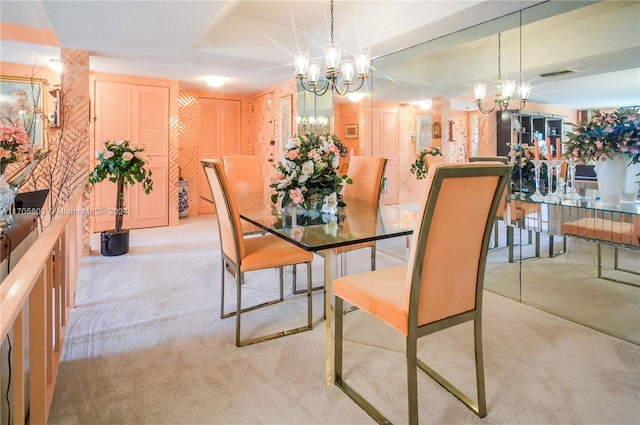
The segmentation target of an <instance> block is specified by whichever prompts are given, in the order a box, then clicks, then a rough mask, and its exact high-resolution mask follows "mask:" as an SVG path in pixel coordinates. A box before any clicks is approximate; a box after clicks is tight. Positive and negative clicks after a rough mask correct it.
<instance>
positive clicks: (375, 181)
mask: <svg viewBox="0 0 640 425" xmlns="http://www.w3.org/2000/svg"><path fill="white" fill-rule="evenodd" d="M386 166H387V159H386V158H383V157H378V156H353V157H351V161H349V168H348V169H347V176H349V177H350V178H351V179H352V180H353V183H352V184H345V185H344V186H343V188H342V196H343V199H344V202H345V204H347V208H348V205H349V199H356V200H359V201H367V202H371V203H372V204H376V205H377V204H378V203H379V202H380V192H381V191H382V179H383V177H384V171H385V168H386ZM363 248H370V249H371V270H375V269H376V243H375V241H374V242H363V243H359V244H354V245H348V246H344V247H339V248H336V254H338V255H340V256H341V264H342V274H346V268H347V265H346V263H347V262H346V258H345V256H346V253H347V252H349V251H353V250H356V249H363ZM295 285H296V283H295V280H294V293H296V294H297V293H299V291H298V290H297V288H296V286H295ZM322 288H323V287H322V286H318V287H316V288H314V290H316V289H322Z"/></svg>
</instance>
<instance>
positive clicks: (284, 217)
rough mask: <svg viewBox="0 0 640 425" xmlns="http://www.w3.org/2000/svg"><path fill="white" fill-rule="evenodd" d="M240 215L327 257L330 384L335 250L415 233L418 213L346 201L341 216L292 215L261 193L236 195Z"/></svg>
mask: <svg viewBox="0 0 640 425" xmlns="http://www.w3.org/2000/svg"><path fill="white" fill-rule="evenodd" d="M236 199H237V201H238V209H239V212H240V217H241V218H242V219H244V220H246V221H248V222H249V223H252V224H254V225H255V226H257V227H259V228H261V229H263V230H265V231H266V232H269V233H271V234H274V235H276V236H278V237H280V238H282V239H285V240H287V241H288V242H290V243H292V244H294V245H296V246H299V247H300V248H302V249H304V250H307V251H312V252H315V253H317V254H319V255H322V256H323V257H324V282H325V318H326V321H325V322H326V333H327V338H326V339H327V347H326V350H327V352H326V355H327V363H326V366H327V384H330V383H331V382H332V379H333V373H332V364H333V361H332V359H333V350H332V344H333V341H332V329H331V321H332V320H331V319H332V314H333V309H332V302H331V299H332V291H331V282H332V281H333V279H335V278H337V277H339V271H338V262H337V254H336V248H339V247H344V246H348V245H352V244H358V243H362V242H370V241H377V240H381V239H386V238H394V237H399V236H406V235H410V234H412V233H413V228H414V226H415V215H416V213H415V211H413V210H411V209H406V208H400V207H398V206H394V205H378V204H374V203H371V202H363V201H359V200H356V199H347V198H345V199H344V202H345V204H346V206H345V207H343V208H340V209H339V211H338V214H337V215H329V214H312V213H311V214H310V213H309V212H303V211H300V210H299V211H298V212H297V214H296V219H295V222H293V221H292V219H291V214H289V213H287V214H283V211H282V209H279V208H277V207H276V206H275V205H273V204H272V203H270V202H264V199H263V198H262V197H261V196H259V195H257V196H256V195H254V196H251V195H243V196H237V198H236Z"/></svg>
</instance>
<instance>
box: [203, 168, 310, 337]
mask: <svg viewBox="0 0 640 425" xmlns="http://www.w3.org/2000/svg"><path fill="white" fill-rule="evenodd" d="M202 166H203V167H204V172H205V174H206V176H207V179H208V181H209V186H210V188H211V192H212V195H213V201H214V205H215V207H216V215H217V221H218V230H219V233H220V254H221V256H222V264H223V265H224V264H227V265H228V266H229V267H230V268H231V269H232V270H233V272H234V275H235V278H236V291H237V295H236V311H235V312H234V313H230V314H226V315H225V313H224V285H225V267H221V269H222V279H221V280H222V283H221V285H222V290H221V300H220V302H221V307H220V311H221V317H228V316H231V315H235V316H236V346H238V347H241V346H244V345H248V344H254V343H257V342H262V341H266V340H270V339H274V338H278V337H281V336H285V335H291V334H294V333H298V332H302V331H306V330H310V329H311V328H312V292H311V287H312V285H311V262H312V260H313V254H312V253H311V252H308V251H305V250H303V249H301V248H298V247H296V246H295V245H293V244H291V243H289V242H287V241H285V240H284V239H280V238H278V237H276V236H270V235H269V236H252V237H245V236H244V235H243V234H242V227H241V225H240V222H241V219H240V214H239V211H238V206H237V204H236V200H235V196H234V195H233V193H232V192H231V184H230V183H229V179H228V178H227V175H226V173H225V171H224V168H223V165H222V163H221V162H220V161H218V160H202ZM301 263H305V264H306V265H307V287H308V290H307V325H306V326H303V327H298V328H294V329H290V330H286V331H281V332H276V333H273V334H270V335H265V336H260V337H256V338H251V339H247V340H242V339H241V316H242V314H243V313H246V312H248V311H251V310H255V309H257V308H260V307H266V306H268V305H272V304H275V303H279V302H282V301H284V282H283V280H284V279H283V268H284V266H287V265H294V264H301ZM275 267H277V268H278V269H279V272H280V288H279V289H280V297H279V298H278V299H275V300H272V301H268V302H265V303H262V304H258V305H253V306H251V307H246V308H242V292H243V287H244V274H245V273H246V272H251V271H256V270H263V269H269V268H275Z"/></svg>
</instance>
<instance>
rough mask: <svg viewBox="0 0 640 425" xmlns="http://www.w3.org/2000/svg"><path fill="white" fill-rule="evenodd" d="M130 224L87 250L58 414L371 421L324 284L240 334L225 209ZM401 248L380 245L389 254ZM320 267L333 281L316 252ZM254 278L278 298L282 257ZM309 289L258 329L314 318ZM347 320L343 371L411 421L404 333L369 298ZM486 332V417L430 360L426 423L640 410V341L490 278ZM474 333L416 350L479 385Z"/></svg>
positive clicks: (146, 420) (427, 341)
mask: <svg viewBox="0 0 640 425" xmlns="http://www.w3.org/2000/svg"><path fill="white" fill-rule="evenodd" d="M131 238H132V248H131V251H130V253H129V254H127V255H124V256H120V257H102V256H100V255H99V254H94V255H91V256H87V257H85V258H84V259H83V262H82V266H81V273H80V279H79V283H78V288H77V308H76V309H74V310H73V311H72V313H71V316H70V321H69V326H68V330H67V335H66V341H65V345H64V351H63V354H62V363H61V366H60V370H59V373H58V380H57V384H56V388H55V393H54V398H53V403H52V407H51V412H50V423H51V424H370V423H374V422H373V420H372V419H371V418H369V417H368V416H367V415H366V414H365V413H364V412H363V411H362V410H360V408H359V407H357V406H356V405H355V404H354V403H353V402H352V401H351V400H350V399H349V398H348V397H347V396H346V395H344V394H343V393H342V392H341V391H340V390H339V389H338V388H337V387H335V386H333V385H331V386H327V385H326V383H325V379H324V378H325V362H324V360H325V358H324V355H325V351H324V349H325V327H324V321H323V320H322V297H321V294H320V292H315V293H314V319H315V328H314V329H313V330H312V331H309V332H304V333H301V334H297V335H291V336H287V337H284V338H280V339H277V340H273V341H269V342H264V343H260V344H256V345H252V346H247V347H242V348H236V347H235V345H234V332H235V320H234V319H225V320H221V319H220V318H219V307H220V299H219V298H220V289H219V280H220V256H219V251H218V250H219V242H218V237H217V228H216V224H215V221H214V219H213V216H200V217H191V218H189V219H185V220H182V221H181V225H180V226H174V227H168V228H167V227H165V228H155V229H142V230H134V231H132V232H131ZM96 241H97V240H94V243H95V242H96ZM96 248H97V246H96ZM368 253H369V251H368V250H363V251H362V252H361V253H352V254H350V257H349V258H350V259H349V269H350V271H351V272H356V271H358V269H363V270H364V269H366V267H367V265H368V255H369V254H368ZM399 261H400V260H398V259H397V258H395V257H393V256H390V255H387V254H385V253H382V252H379V253H378V266H379V267H380V268H382V267H388V266H391V265H394V264H397V263H398V262H399ZM301 271H304V267H303V268H302V269H301ZM299 275H300V279H301V281H302V285H304V276H305V274H304V273H300V274H299ZM287 276H290V273H288V274H287ZM314 279H315V282H320V281H322V259H321V258H319V257H316V260H314ZM228 282H231V279H229V280H228ZM290 283H291V282H290V280H289V286H290ZM246 285H247V287H248V288H249V287H250V288H252V289H253V291H251V292H252V293H251V298H252V299H255V300H257V299H258V298H267V297H270V296H271V297H272V296H274V295H275V292H274V291H275V289H276V288H275V287H276V285H277V271H276V270H267V271H264V272H256V273H251V274H247V283H246ZM268 286H272V287H273V290H271V289H270V288H268ZM228 288H229V290H228V291H227V293H228V295H230V297H229V302H230V303H231V304H230V305H229V308H233V295H234V291H233V285H232V284H231V283H229V286H228ZM303 301H304V299H303V297H302V296H297V297H290V299H288V300H287V301H285V303H280V304H276V305H274V306H272V307H269V308H267V309H260V310H258V311H256V312H254V313H250V314H247V315H246V319H244V320H243V324H244V325H243V326H245V328H246V332H247V333H246V336H251V335H252V334H253V333H255V332H263V331H265V330H266V328H267V327H269V326H270V325H269V323H271V322H274V323H275V322H277V323H275V326H280V327H282V328H285V327H292V326H295V325H296V324H300V325H301V324H303V323H304V318H305V310H304V302H303ZM244 317H245V316H243V318H244ZM345 322H346V330H345V337H346V338H347V340H348V341H349V342H347V343H346V345H345V379H347V380H348V381H350V382H351V383H352V384H353V386H354V387H355V388H356V389H358V390H360V391H361V392H362V393H363V395H365V396H367V397H370V400H371V401H372V402H373V403H374V404H375V405H376V406H377V407H378V408H379V409H380V410H381V411H382V412H383V413H385V414H386V415H387V416H388V417H389V419H390V420H391V421H393V422H394V423H399V424H400V423H406V421H407V419H406V418H407V416H406V415H407V413H406V362H405V359H404V354H403V350H404V345H403V340H402V338H401V337H400V336H399V335H397V334H395V333H394V332H393V331H392V330H391V329H390V328H388V327H386V326H385V325H381V324H379V323H377V322H376V321H374V320H372V319H370V318H369V317H367V316H366V314H364V313H362V312H360V311H355V312H353V313H350V314H348V315H347V316H346V318H345ZM483 335H484V355H485V375H486V388H487V403H488V406H487V407H488V415H487V417H486V418H484V419H482V420H481V419H479V418H478V417H476V416H475V415H474V414H473V413H472V412H471V411H469V410H468V409H467V408H466V407H464V406H463V405H462V403H460V402H459V401H458V400H457V399H455V398H454V397H453V396H451V395H450V394H449V393H448V392H447V391H446V390H444V389H443V388H441V387H440V386H439V385H438V384H436V383H435V382H433V381H432V380H430V378H428V377H427V376H425V375H424V374H421V373H420V374H419V379H418V382H419V384H418V389H419V403H420V419H421V423H423V424H427V423H430V424H473V423H477V424H637V423H640V400H639V398H640V347H638V346H636V345H634V344H631V343H628V342H625V341H623V340H621V339H617V338H615V337H611V336H609V335H606V334H603V333H600V332H597V331H595V330H592V329H589V328H586V327H583V326H581V325H578V324H576V323H573V322H570V321H567V320H564V319H561V318H558V317H556V316H553V315H551V314H548V313H546V312H543V311H540V310H538V309H535V308H533V307H530V306H527V305H524V304H521V303H518V302H515V301H513V300H510V299H508V298H504V297H501V296H498V295H495V294H493V293H490V292H488V291H485V304H484V332H483ZM471 337H472V328H471V326H469V325H461V326H458V327H456V328H453V329H449V330H447V331H444V332H441V333H439V334H436V335H432V336H429V337H426V338H423V339H422V342H421V344H420V354H419V355H420V356H421V357H422V358H423V359H424V360H426V361H427V363H429V364H431V365H432V366H433V367H434V368H435V369H436V370H437V371H440V372H441V373H442V374H443V375H444V376H446V377H448V378H449V379H450V380H451V381H452V382H454V383H455V384H458V385H459V386H460V387H462V388H463V389H464V390H467V391H469V392H472V391H473V388H474V385H475V378H474V376H475V373H474V370H473V346H472V339H471Z"/></svg>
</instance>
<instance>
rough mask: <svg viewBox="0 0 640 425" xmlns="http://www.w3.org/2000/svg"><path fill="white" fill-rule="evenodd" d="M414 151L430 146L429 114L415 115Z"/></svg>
mask: <svg viewBox="0 0 640 425" xmlns="http://www.w3.org/2000/svg"><path fill="white" fill-rule="evenodd" d="M416 134H417V137H416V152H420V151H421V150H423V149H425V148H428V147H429V146H431V116H429V115H416Z"/></svg>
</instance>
